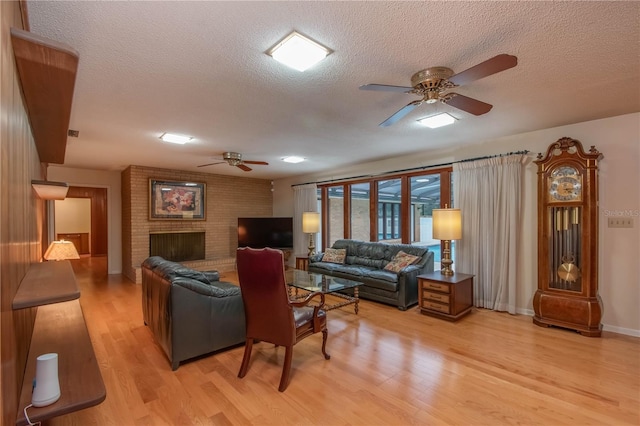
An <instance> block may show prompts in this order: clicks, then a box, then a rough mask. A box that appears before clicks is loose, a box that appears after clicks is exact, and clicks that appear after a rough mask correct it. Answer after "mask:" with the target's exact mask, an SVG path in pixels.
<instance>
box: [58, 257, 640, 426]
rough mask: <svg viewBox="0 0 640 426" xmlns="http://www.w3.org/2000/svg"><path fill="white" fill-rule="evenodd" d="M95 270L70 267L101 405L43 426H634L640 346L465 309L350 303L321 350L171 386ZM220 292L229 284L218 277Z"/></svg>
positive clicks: (277, 352) (307, 343) (124, 302)
mask: <svg viewBox="0 0 640 426" xmlns="http://www.w3.org/2000/svg"><path fill="white" fill-rule="evenodd" d="M104 263H105V262H104V258H102V259H100V258H97V259H95V258H94V259H81V260H78V261H73V264H74V270H75V271H76V275H77V277H78V282H79V285H80V289H81V298H80V302H81V305H82V307H83V310H84V314H85V317H86V321H87V325H88V328H89V333H90V335H91V340H92V342H93V345H94V348H95V352H96V356H97V358H98V361H99V363H100V367H101V370H102V376H103V378H104V381H105V385H106V388H107V399H106V400H105V402H103V403H102V404H100V405H98V406H96V407H93V408H89V409H86V410H83V411H80V412H77V413H73V414H70V415H66V416H62V417H59V418H56V419H53V420H52V421H50V423H49V424H51V425H83V426H86V425H192V424H197V425H283V424H305V425H311V424H314V425H408V424H419V425H425V424H429V425H430V424H451V425H496V424H525V425H538V424H543V425H565V424H566V425H586V424H592V425H593V424H596V425H605V424H610V425H624V424H629V425H637V424H640V414H639V413H640V367H639V364H640V339H638V338H634V337H629V336H623V335H618V334H614V333H609V332H603V333H602V337H601V338H589V337H583V336H581V335H579V334H577V333H575V332H572V331H567V330H561V329H554V328H549V329H545V328H541V327H537V326H535V325H534V324H533V323H532V321H531V318H530V317H527V316H511V315H508V314H504V313H496V312H491V311H485V310H478V309H474V310H473V312H472V313H471V314H470V315H469V316H467V317H465V318H463V319H461V320H460V321H459V322H456V323H450V322H447V321H443V320H439V319H435V318H431V317H427V316H424V315H420V314H419V313H418V312H417V310H416V309H415V308H414V309H411V310H409V311H406V312H401V311H399V310H397V309H396V308H394V307H389V306H385V305H381V304H378V303H373V302H368V301H363V302H361V304H360V313H359V315H357V316H356V315H354V313H353V310H352V309H350V308H352V307H347V308H342V309H339V310H335V311H331V312H330V313H329V339H328V343H327V350H328V352H329V353H330V354H331V359H330V360H328V361H325V360H324V358H323V357H322V354H321V350H320V346H321V336H320V335H318V336H313V337H310V338H307V339H305V340H304V341H303V342H301V343H299V344H298V345H296V346H295V349H294V357H293V366H292V368H293V371H292V377H291V384H290V385H289V387H288V389H287V390H286V391H285V392H284V393H280V392H278V383H279V379H280V373H281V367H282V361H283V357H284V349H283V348H281V347H280V348H276V347H273V345H270V344H266V343H258V344H256V345H254V350H253V358H252V364H251V366H250V369H249V372H248V373H247V376H246V377H245V378H244V379H238V377H237V374H238V369H239V368H240V363H241V360H242V353H243V349H242V347H239V348H235V349H231V350H229V351H226V352H223V353H219V354H216V355H213V356H208V357H204V358H201V359H198V360H195V361H192V362H187V363H184V364H182V365H181V366H180V368H179V369H178V370H177V371H175V372H173V371H171V368H170V366H169V362H168V361H167V359H166V358H165V357H164V355H163V353H162V351H161V350H160V348H159V347H158V346H156V344H155V343H154V341H153V339H152V336H151V332H150V331H149V330H148V329H147V328H146V327H145V325H144V323H143V321H142V312H141V300H140V298H141V296H140V294H141V292H140V285H136V284H133V283H131V282H130V281H127V280H126V279H124V278H122V277H120V276H107V275H106V274H105V264H104ZM225 275H226V276H225V277H223V280H224V279H226V280H228V281H234V280H236V277H235V274H233V273H229V274H225Z"/></svg>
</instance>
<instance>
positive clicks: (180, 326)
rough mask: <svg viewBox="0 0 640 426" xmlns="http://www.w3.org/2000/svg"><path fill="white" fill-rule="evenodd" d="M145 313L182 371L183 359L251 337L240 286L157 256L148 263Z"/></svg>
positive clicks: (144, 283) (145, 267)
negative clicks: (247, 329) (247, 335)
mask: <svg viewBox="0 0 640 426" xmlns="http://www.w3.org/2000/svg"><path fill="white" fill-rule="evenodd" d="M142 313H143V317H144V322H145V324H146V325H148V326H149V329H151V332H152V333H153V337H154V338H155V340H156V342H157V343H158V345H160V347H161V348H162V350H163V351H164V353H165V354H166V355H167V358H169V362H170V364H171V368H172V369H173V370H176V369H177V368H178V366H179V364H180V362H181V361H184V360H187V359H190V358H194V357H197V356H200V355H204V354H208V353H210V352H214V351H219V350H221V349H225V348H229V347H232V346H236V345H239V344H243V343H244V341H245V332H246V327H245V316H244V305H243V303H242V295H241V293H240V287H238V286H236V285H233V284H232V283H228V282H221V281H220V275H219V274H218V272H216V271H211V272H200V271H196V270H194V269H191V268H187V267H185V266H183V265H181V264H179V263H175V262H171V261H168V260H165V259H163V258H162V257H159V256H152V257H150V258H148V259H146V260H145V261H144V262H143V263H142Z"/></svg>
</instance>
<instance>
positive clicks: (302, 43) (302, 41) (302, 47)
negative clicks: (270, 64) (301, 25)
mask: <svg viewBox="0 0 640 426" xmlns="http://www.w3.org/2000/svg"><path fill="white" fill-rule="evenodd" d="M330 53H331V50H329V49H328V48H326V47H324V46H323V45H321V44H319V43H316V42H315V41H313V40H311V39H309V38H307V37H305V36H303V35H301V34H300V33H297V32H296V31H294V32H292V33H291V34H289V35H288V36H286V37H285V38H284V39H282V40H281V41H279V42H278V43H277V44H276V45H275V46H274V47H273V48H271V49H270V50H269V51H268V52H267V55H269V56H271V57H273V59H275V60H276V61H278V62H281V63H283V64H285V65H286V66H288V67H291V68H293V69H296V70H298V71H300V72H302V71H304V70H306V69H309V68H311V67H312V66H314V65H315V64H317V63H318V62H320V61H321V60H323V59H324V58H326V57H327V56H328V55H329V54H330Z"/></svg>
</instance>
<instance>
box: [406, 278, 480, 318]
mask: <svg viewBox="0 0 640 426" xmlns="http://www.w3.org/2000/svg"><path fill="white" fill-rule="evenodd" d="M418 304H419V306H420V312H421V313H422V314H425V315H431V316H434V317H438V318H442V319H446V320H449V321H457V320H458V319H460V317H462V316H464V315H466V314H468V313H469V312H471V308H472V307H473V275H469V274H461V273H458V272H456V273H455V274H453V275H451V276H447V275H442V273H441V272H440V271H435V272H430V273H428V274H423V275H418Z"/></svg>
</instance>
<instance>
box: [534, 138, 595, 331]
mask: <svg viewBox="0 0 640 426" xmlns="http://www.w3.org/2000/svg"><path fill="white" fill-rule="evenodd" d="M602 158H603V157H602V154H601V153H600V152H598V150H597V149H595V147H594V146H592V147H591V149H590V150H589V152H587V153H585V152H584V150H583V149H582V144H581V143H580V142H579V141H577V140H575V139H571V138H562V139H559V140H558V141H557V142H555V143H553V144H551V145H550V146H549V148H548V149H547V153H546V155H545V156H543V155H542V154H538V159H537V160H536V162H535V163H536V164H537V165H538V290H537V291H536V294H535V296H534V298H533V309H534V311H535V315H534V317H533V322H534V323H535V324H537V325H539V326H543V327H548V326H558V327H563V328H568V329H572V330H576V331H578V332H579V333H580V334H582V335H585V336H592V337H598V336H600V334H601V332H602V325H601V324H600V320H601V319H602V300H601V299H600V296H599V295H598V161H599V160H601V159H602Z"/></svg>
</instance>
